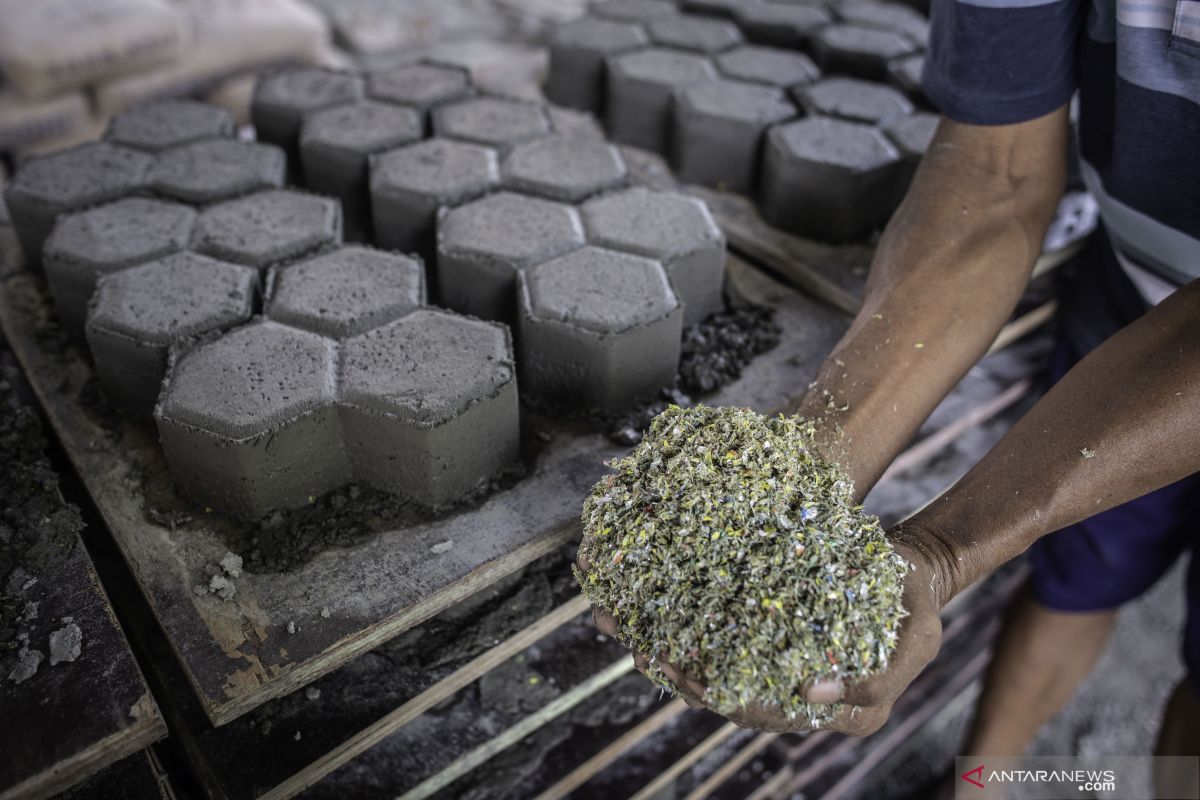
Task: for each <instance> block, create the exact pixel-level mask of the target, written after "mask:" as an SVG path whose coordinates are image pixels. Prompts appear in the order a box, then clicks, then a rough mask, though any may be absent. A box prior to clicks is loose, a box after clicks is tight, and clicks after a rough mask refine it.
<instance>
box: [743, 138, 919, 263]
mask: <svg viewBox="0 0 1200 800" xmlns="http://www.w3.org/2000/svg"><path fill="white" fill-rule="evenodd" d="M899 166H900V154H899V153H898V152H897V150H896V148H895V147H894V146H892V144H891V143H890V142H889V141H888V139H887V137H885V136H884V135H883V133H882V132H881V131H879V130H878V129H876V128H873V127H870V126H867V125H861V124H857V123H852V122H844V121H841V120H835V119H828V118H824V117H809V118H807V119H802V120H798V121H796V122H790V123H787V124H785V125H780V126H777V127H775V128H773V129H771V131H769V132H768V133H767V145H766V153H765V156H764V158H763V171H762V179H761V194H762V203H761V205H760V211H761V213H762V215H763V218H764V219H766V220H767V221H768V222H770V223H771V224H772V225H774V226H776V227H778V228H783V229H784V230H788V231H792V232H794V233H798V234H800V235H802V236H807V237H810V238H813V239H821V240H825V241H834V242H847V241H853V240H856V239H861V238H863V237H865V236H866V235H867V234H869V233H870V232H871V231H872V230H874V229H876V228H878V227H879V226H881V225H882V224H883V223H884V222H885V221H886V220H887V217H888V215H889V214H890V213H891V210H892V208H893V204H894V198H895V195H896V190H895V186H896V181H897V176H898V171H899Z"/></svg>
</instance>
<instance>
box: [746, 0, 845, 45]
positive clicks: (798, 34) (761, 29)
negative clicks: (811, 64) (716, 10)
mask: <svg viewBox="0 0 1200 800" xmlns="http://www.w3.org/2000/svg"><path fill="white" fill-rule="evenodd" d="M734 17H735V18H736V19H737V22H738V24H739V25H741V26H742V30H743V31H744V32H745V34H746V38H747V39H749V40H750V41H752V42H755V43H757V44H768V45H774V46H776V47H787V48H800V47H807V46H808V44H809V42H810V40H811V38H812V36H813V34H814V33H815V32H816V31H817V30H818V29H820V28H822V27H824V26H825V25H828V24H829V23H830V22H832V21H833V15H831V14H830V13H829V12H828V11H827V10H826V9H825V8H823V7H821V6H816V5H807V4H801V5H793V4H783V3H776V2H768V1H767V0H745V2H744V3H742V4H741V5H739V6H738V9H737V11H736V12H734Z"/></svg>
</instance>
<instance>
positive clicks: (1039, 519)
mask: <svg viewBox="0 0 1200 800" xmlns="http://www.w3.org/2000/svg"><path fill="white" fill-rule="evenodd" d="M1197 471H1200V281H1193V282H1192V283H1190V284H1188V285H1187V286H1186V287H1184V288H1183V289H1180V290H1179V291H1178V292H1176V293H1175V294H1174V295H1172V296H1171V297H1169V298H1168V299H1167V300H1165V301H1163V302H1162V303H1161V304H1160V305H1158V306H1157V307H1156V308H1154V309H1152V310H1151V311H1149V312H1147V313H1146V315H1145V316H1143V317H1141V318H1140V319H1139V320H1137V321H1136V322H1134V323H1133V324H1132V325H1129V326H1127V327H1126V328H1124V329H1123V330H1122V331H1120V332H1119V333H1118V334H1117V335H1116V336H1114V337H1112V338H1111V339H1109V340H1108V341H1107V342H1105V343H1104V344H1103V345H1101V346H1100V347H1099V348H1097V349H1096V350H1094V351H1093V352H1092V353H1090V354H1089V355H1088V356H1087V357H1086V358H1084V359H1083V360H1082V361H1081V362H1079V363H1078V364H1077V365H1076V366H1075V368H1074V369H1072V370H1071V371H1070V372H1068V373H1067V374H1066V376H1064V377H1063V379H1062V380H1061V381H1059V382H1058V383H1057V384H1056V385H1055V386H1054V387H1053V388H1052V389H1051V390H1050V392H1049V393H1047V394H1046V396H1045V397H1043V398H1042V399H1041V401H1039V402H1038V404H1037V405H1036V406H1034V408H1033V409H1032V410H1031V411H1030V412H1029V413H1028V414H1026V415H1025V416H1024V417H1023V418H1022V419H1021V420H1020V422H1018V423H1017V424H1016V425H1015V426H1014V427H1013V428H1012V430H1010V431H1009V432H1008V434H1007V435H1006V436H1005V437H1004V438H1003V439H1002V440H1000V442H999V444H997V445H996V446H995V447H994V448H993V449H992V450H991V452H989V453H988V454H987V456H985V457H984V459H983V460H982V461H980V462H979V464H977V465H976V466H975V468H974V469H972V470H971V471H970V472H968V473H967V475H966V476H964V477H963V478H962V480H960V481H959V482H958V483H957V484H955V486H954V487H953V488H952V489H950V490H949V491H948V492H946V493H945V494H944V495H942V496H941V497H940V498H939V499H938V500H937V501H936V502H934V503H933V504H931V505H930V506H929V507H928V508H926V509H925V510H924V511H922V512H921V513H920V514H917V515H916V516H914V517H912V518H911V519H910V520H908V521H907V522H905V523H904V524H903V525H901V526H900V528H899V529H898V530H897V531H896V532H895V536H896V537H897V538H898V539H899V540H900V541H903V542H905V543H906V544H908V545H909V546H911V547H914V548H916V549H918V550H920V551H921V552H923V553H924V554H925V556H926V560H927V561H929V563H931V564H933V565H934V572H935V573H936V579H937V587H936V588H937V594H938V601H939V603H945V602H946V601H947V600H949V599H950V597H952V596H954V594H956V593H957V592H959V591H961V590H962V589H963V588H965V587H966V586H967V585H969V584H970V583H971V582H973V581H974V580H976V579H977V578H979V577H981V576H982V575H985V574H986V573H988V572H989V571H991V570H992V569H994V568H995V567H997V566H999V565H1000V564H1002V563H1004V562H1005V561H1007V560H1008V559H1010V558H1012V557H1013V556H1015V555H1017V554H1019V553H1021V552H1022V551H1024V550H1025V549H1026V548H1027V547H1029V545H1031V544H1032V543H1033V542H1034V541H1035V540H1037V539H1038V538H1040V537H1041V536H1043V535H1045V534H1047V533H1049V532H1051V531H1056V530H1058V529H1060V528H1063V527H1066V526H1067V525H1071V524H1073V523H1075V522H1078V521H1079V520H1082V519H1085V518H1087V517H1090V516H1092V515H1094V514H1098V513H1100V512H1101V511H1105V510H1107V509H1109V508H1112V507H1113V506H1116V505H1120V504H1121V503H1124V502H1126V501H1128V500H1132V499H1133V498H1135V497H1139V496H1141V495H1143V494H1146V493H1147V492H1150V491H1153V490H1155V489H1158V488H1160V487H1162V486H1166V485H1167V484H1169V483H1173V482H1174V481H1177V480H1179V479H1181V478H1184V477H1186V476H1188V475H1191V474H1193V473H1195V472H1197Z"/></svg>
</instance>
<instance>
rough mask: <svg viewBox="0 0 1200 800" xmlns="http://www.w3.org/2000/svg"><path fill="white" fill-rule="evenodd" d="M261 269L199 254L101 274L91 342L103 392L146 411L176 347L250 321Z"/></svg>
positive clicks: (128, 409) (130, 408)
mask: <svg viewBox="0 0 1200 800" xmlns="http://www.w3.org/2000/svg"><path fill="white" fill-rule="evenodd" d="M257 285H258V274H257V273H256V272H255V271H254V270H253V269H251V268H250V267H243V266H240V265H238V264H229V263H226V262H224V261H217V260H215V259H211V258H208V257H207V256H202V255H197V254H196V253H174V254H172V255H169V256H166V257H165V258H161V259H158V260H156V261H151V262H150V263H148V264H142V265H141V266H138V267H132V268H131V269H127V270H122V271H121V272H117V273H113V274H111V275H104V276H102V277H101V278H100V282H99V284H98V286H97V288H96V296H95V299H94V300H93V302H92V305H91V308H90V310H89V312H88V320H87V341H88V347H89V349H90V350H91V351H92V358H93V359H94V360H95V362H96V375H97V376H98V377H99V379H100V386H101V388H102V389H103V390H104V395H105V397H106V398H107V399H108V401H109V403H111V404H112V405H113V406H114V407H115V408H118V409H120V410H122V411H124V412H125V413H127V414H133V415H135V416H143V417H144V416H149V415H150V414H151V413H152V412H153V411H154V404H155V403H156V402H158V392H159V389H160V388H161V387H162V381H163V377H164V376H165V375H166V372H167V353H168V350H169V349H170V347H172V346H173V345H179V344H181V343H183V342H185V341H187V340H189V339H192V338H194V337H198V336H201V335H203V334H206V333H211V332H213V331H219V330H225V329H227V328H232V327H233V326H235V325H240V324H241V323H243V322H246V321H248V320H249V319H250V315H251V314H252V313H253V311H254V296H255V290H256V287H257Z"/></svg>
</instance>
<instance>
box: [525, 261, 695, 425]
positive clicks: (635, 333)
mask: <svg viewBox="0 0 1200 800" xmlns="http://www.w3.org/2000/svg"><path fill="white" fill-rule="evenodd" d="M520 282H521V285H520V317H519V319H520V322H519V326H520V331H519V336H518V341H519V343H520V347H519V355H520V368H521V381H522V383H521V387H522V390H523V391H526V392H529V393H530V394H531V395H533V396H535V397H538V398H542V399H545V400H548V401H551V402H555V403H567V404H571V405H572V406H574V407H583V408H587V409H596V410H601V411H613V412H617V411H622V410H625V409H626V408H628V407H629V406H631V405H632V404H633V403H634V402H636V401H637V400H639V399H642V398H647V397H650V396H652V395H654V394H655V393H656V392H658V391H659V390H660V389H662V388H663V387H666V386H670V385H671V384H672V383H673V382H674V380H675V371H676V369H678V366H679V349H680V336H681V334H682V331H683V315H682V313H681V308H680V305H679V301H678V300H677V299H676V297H675V293H674V291H672V289H671V286H670V283H669V282H668V280H667V273H666V271H665V270H664V269H663V267H662V264H660V263H659V262H657V261H654V260H652V259H648V258H643V257H641V256H634V255H629V254H627V253H620V252H617V251H615V250H606V249H604V248H600V247H585V248H582V249H580V250H576V251H574V252H572V253H568V254H567V255H565V256H560V257H558V258H555V259H552V260H550V261H547V262H545V263H543V264H539V265H538V266H536V267H532V268H530V269H528V270H526V271H524V272H522V273H521V278H520Z"/></svg>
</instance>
